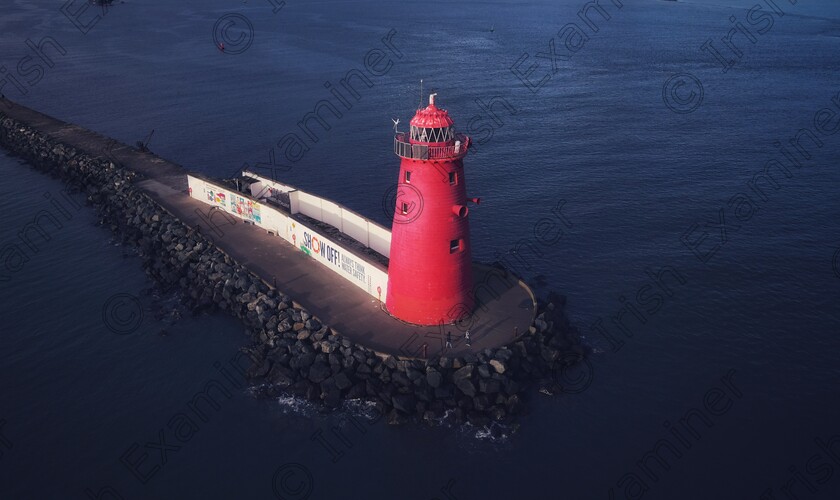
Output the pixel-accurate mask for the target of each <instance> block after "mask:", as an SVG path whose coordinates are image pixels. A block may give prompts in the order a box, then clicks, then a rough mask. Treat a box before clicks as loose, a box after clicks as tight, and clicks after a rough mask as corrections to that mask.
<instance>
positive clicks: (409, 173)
mask: <svg viewBox="0 0 840 500" xmlns="http://www.w3.org/2000/svg"><path fill="white" fill-rule="evenodd" d="M405 183H406V184H411V172H409V171H407V170H406V172H405Z"/></svg>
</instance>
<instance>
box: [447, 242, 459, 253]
mask: <svg viewBox="0 0 840 500" xmlns="http://www.w3.org/2000/svg"><path fill="white" fill-rule="evenodd" d="M459 250H461V240H452V241H450V242H449V253H455V252H457V251H459Z"/></svg>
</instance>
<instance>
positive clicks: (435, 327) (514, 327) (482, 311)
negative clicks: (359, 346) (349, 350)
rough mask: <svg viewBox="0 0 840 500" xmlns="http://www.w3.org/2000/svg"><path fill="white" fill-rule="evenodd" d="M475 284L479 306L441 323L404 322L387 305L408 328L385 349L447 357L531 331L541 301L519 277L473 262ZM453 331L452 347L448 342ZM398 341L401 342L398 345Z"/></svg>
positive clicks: (398, 331)
mask: <svg viewBox="0 0 840 500" xmlns="http://www.w3.org/2000/svg"><path fill="white" fill-rule="evenodd" d="M472 272H473V278H474V282H475V285H474V286H473V290H472V297H474V299H475V305H474V306H473V308H472V310H471V311H470V312H469V313H468V314H466V315H464V317H462V318H461V319H460V320H457V321H450V322H443V321H439V322H438V323H437V324H432V325H420V324H414V323H409V322H406V321H403V320H401V319H399V318H397V317H395V316H393V315H392V314H390V313H389V312H388V310H387V309H386V308H385V305H384V304H382V305H381V310H382V311H383V312H384V313H386V314H388V315H389V316H390V318H391V319H392V321H394V322H399V323H400V324H402V325H404V326H405V327H408V328H409V329H410V330H409V334H408V335H406V334H405V333H404V332H405V331H406V330H405V328H399V329H395V330H396V331H394V333H393V337H391V340H392V342H389V343H390V344H392V345H391V346H390V348H387V349H383V350H385V351H386V352H391V353H393V352H394V351H395V350H396V351H397V353H398V354H399V355H400V356H405V357H417V358H422V357H423V354H424V352H425V354H426V356H429V355H432V354H442V355H447V356H457V355H463V354H465V353H467V352H479V351H481V350H482V349H485V348H492V347H500V346H503V345H506V344H509V343H512V342H514V341H515V340H516V339H517V338H518V337H519V336H521V335H522V334H524V333H527V332H528V329H529V327H530V326H531V325H532V324H533V322H534V317H535V316H536V311H537V303H536V298H535V297H534V293H533V292H532V291H531V289H530V287H528V285H526V284H525V283H524V282H522V281H521V280H520V279H519V278H518V277H517V276H515V275H513V274H512V273H509V272H507V270H505V269H500V268H497V267H494V266H488V265H486V264H480V263H477V262H474V263H473V266H472ZM467 330H469V332H470V345H469V346H468V345H467V341H466V335H465V334H466V332H467ZM447 334H449V337H450V339H451V346H449V347H448V346H447V345H446V336H447ZM394 342H399V343H400V345H399V346H398V347H396V349H395V348H394V344H393V343H394Z"/></svg>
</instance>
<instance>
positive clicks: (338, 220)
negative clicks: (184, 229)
mask: <svg viewBox="0 0 840 500" xmlns="http://www.w3.org/2000/svg"><path fill="white" fill-rule="evenodd" d="M242 175H244V176H246V177H250V178H252V179H255V180H257V182H255V183H254V184H253V185H252V186H251V192H252V193H260V192H265V190H266V188H271V189H276V190H278V191H281V192H284V193H289V200H290V205H291V209H292V213H293V214H296V213H301V214H303V215H306V216H308V217H312V218H313V219H315V220H319V221H321V222H326V223H327V224H329V225H331V226H333V227H336V228H338V230H339V231H341V232H342V233H344V234H346V235H348V236H350V237H351V238H353V239H355V240H357V241H359V242H361V243H363V244H364V245H366V246H368V247H370V248H372V249H373V250H375V251H376V252H378V253H380V254H382V255H384V256H385V257H390V255H391V231H389V230H388V229H386V228H384V227H382V226H380V225H379V224H377V223H376V222H374V221H372V220H370V219H367V218H366V217H363V216H361V215H359V214H357V213H356V212H354V211H352V210H350V209H348V208H346V207H344V206H343V205H339V204H338V203H335V202H333V201H331V200H327V199H324V198H321V197H318V196H315V195H314V194H310V193H307V192H306V191H301V190H299V189H296V188H295V187H294V186H290V185H288V184H283V183H280V182H277V181H275V180H272V179H269V178H267V177H263V176H261V175H259V174H257V173H254V172H249V171H247V170H246V171H244V172H242ZM255 186H256V187H255Z"/></svg>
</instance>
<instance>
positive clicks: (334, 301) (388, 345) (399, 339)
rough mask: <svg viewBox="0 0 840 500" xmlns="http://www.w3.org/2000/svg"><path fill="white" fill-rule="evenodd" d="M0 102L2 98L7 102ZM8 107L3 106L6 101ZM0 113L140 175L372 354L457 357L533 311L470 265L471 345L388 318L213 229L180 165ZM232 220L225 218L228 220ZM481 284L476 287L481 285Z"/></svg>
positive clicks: (18, 112)
mask: <svg viewBox="0 0 840 500" xmlns="http://www.w3.org/2000/svg"><path fill="white" fill-rule="evenodd" d="M7 102H8V101H7ZM10 104H11V103H10ZM0 112H5V113H6V114H7V115H8V116H9V117H11V118H15V119H17V120H19V121H21V122H24V123H26V124H28V125H29V126H31V127H32V128H35V129H37V130H39V131H41V132H44V133H46V134H48V135H50V136H51V137H53V138H55V139H57V140H59V141H61V142H63V143H65V144H68V145H71V146H73V147H76V148H78V149H83V150H85V151H89V152H91V153H93V154H100V155H103V156H107V157H110V158H111V159H112V160H114V161H115V162H119V163H120V164H122V165H123V166H124V167H126V168H129V169H131V170H133V171H135V172H138V173H139V174H141V175H143V176H144V177H145V179H144V180H142V181H139V182H137V183H136V186H137V187H138V188H139V189H141V190H143V191H144V192H146V193H147V194H148V195H149V196H150V197H151V198H153V199H154V200H155V201H157V202H158V203H159V204H160V205H161V206H162V207H164V208H165V209H166V210H168V211H169V212H171V213H172V214H173V215H175V216H177V217H178V218H179V219H180V220H182V221H183V222H184V223H186V224H188V225H190V226H199V225H200V226H201V230H202V232H203V233H204V234H205V235H209V236H211V237H212V238H213V239H214V240H215V242H216V244H217V246H218V247H219V248H220V249H221V250H222V251H224V252H225V253H227V254H228V255H230V256H231V257H233V258H234V259H236V261H237V262H239V263H241V264H242V265H244V266H246V267H248V269H250V270H251V271H252V272H253V273H255V274H257V275H258V276H260V277H261V278H262V279H263V280H265V282H266V283H269V284H274V283H276V287H277V289H278V290H280V291H282V292H283V293H285V294H287V295H289V296H290V297H292V298H293V299H294V300H295V301H296V302H297V303H298V304H300V305H302V306H303V307H305V308H306V309H307V310H309V311H310V312H311V313H312V314H314V315H315V316H317V317H318V318H319V319H320V320H321V321H322V322H323V323H324V324H327V325H329V326H330V327H331V328H333V330H335V331H337V332H339V333H341V334H342V335H344V336H346V337H348V338H350V339H352V340H354V341H355V342H358V343H360V344H362V345H365V346H368V347H370V348H372V349H375V350H377V351H380V352H387V353H390V354H394V355H400V356H411V357H422V355H423V350H424V348H423V345H424V344H425V345H426V348H425V349H426V354H427V355H429V356H430V355H432V354H435V353H438V352H444V353H446V354H447V355H460V354H464V353H466V352H468V351H473V352H477V351H479V350H481V349H484V348H487V347H498V346H501V345H504V344H507V343H509V342H511V341H513V339H514V332H515V331H518V332H519V333H520V334H522V333H524V332H526V331H527V330H528V327H529V326H530V324H531V321H532V319H533V314H534V307H535V306H534V303H533V299H532V295H531V293H530V291H529V290H528V289H527V288H525V287H524V286H523V285H520V284H519V283H518V281H517V280H516V279H515V278H513V277H508V276H506V275H505V274H503V272H502V271H500V270H498V269H495V268H491V267H488V266H484V265H481V264H474V267H473V272H474V276H475V283H476V286H477V287H479V288H477V290H481V294H480V297H481V298H482V299H483V300H484V302H485V307H484V308H479V309H477V310H476V311H475V312H474V313H473V316H472V317H471V318H470V320H469V321H468V322H466V323H465V324H470V325H471V327H470V334H471V337H472V346H471V347H469V348H468V347H467V346H466V345H465V344H466V343H465V341H464V339H463V332H462V331H461V330H459V329H458V328H456V327H455V326H453V325H443V326H440V327H422V326H415V325H409V324H406V323H403V322H401V321H399V320H397V319H396V318H393V317H392V316H390V315H388V313H387V312H385V311H384V308H383V307H382V305H381V304H380V303H379V301H378V300H377V299H375V298H373V297H371V296H370V295H368V294H367V293H365V292H364V291H363V290H361V289H360V288H358V287H356V286H354V285H353V284H351V283H350V282H348V281H347V280H345V279H343V278H342V277H340V276H339V275H337V274H336V273H334V272H332V271H330V270H329V269H327V268H326V267H324V266H322V265H320V264H319V263H317V262H315V261H313V260H312V259H311V257H309V256H307V255H306V254H304V253H303V252H301V251H300V250H298V249H296V248H294V247H293V246H292V245H291V244H289V243H288V242H286V241H285V240H283V239H282V238H280V237H278V236H272V235H270V234H268V233H267V232H266V231H265V230H264V229H262V228H260V227H258V226H254V225H251V224H246V223H244V222H243V221H242V220H241V219H235V221H232V223H231V221H230V220H228V219H226V218H225V217H223V216H222V215H221V214H216V215H214V216H212V221H213V223H215V224H216V225H217V226H218V230H217V231H216V232H214V230H213V228H212V227H211V226H210V225H209V224H208V221H207V214H208V213H210V210H211V206H210V205H207V204H205V203H202V202H200V201H197V200H194V199H192V198H190V197H189V196H187V194H186V191H187V179H186V172H187V171H186V169H184V168H183V167H181V166H180V165H176V164H174V163H171V162H169V161H166V160H164V159H162V158H159V157H157V156H155V155H153V154H149V153H140V152H139V151H137V150H135V149H134V148H131V147H129V146H126V145H125V144H122V143H119V142H116V141H114V140H113V139H110V138H108V137H103V136H101V135H99V134H97V133H95V132H92V131H90V130H87V129H84V128H82V127H79V126H77V125H73V124H68V123H64V122H62V121H59V120H56V119H54V118H52V117H49V116H47V115H44V114H42V113H39V112H37V111H34V110H31V109H29V108H26V107H24V106H20V105H15V104H12V106H11V108H7V107H6V106H5V103H3V102H0ZM395 168H396V167H395ZM231 219H232V217H231ZM482 283H484V286H481V284H482ZM447 331H450V332H451V333H452V339H453V342H452V343H453V346H452V348H449V349H447V348H446V347H445V336H446V332H447Z"/></svg>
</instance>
